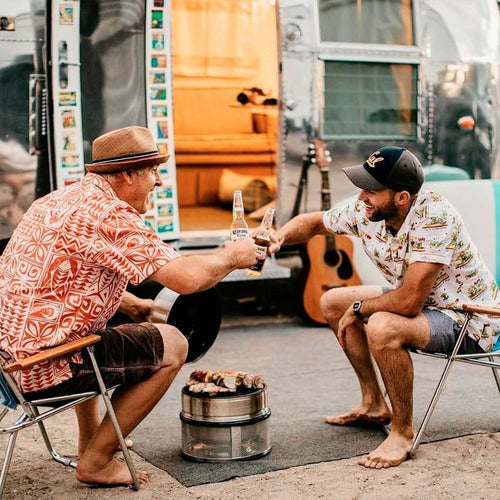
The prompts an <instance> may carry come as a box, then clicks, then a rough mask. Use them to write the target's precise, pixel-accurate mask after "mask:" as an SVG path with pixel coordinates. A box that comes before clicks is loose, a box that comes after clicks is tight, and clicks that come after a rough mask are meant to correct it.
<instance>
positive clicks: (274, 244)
mask: <svg viewBox="0 0 500 500" xmlns="http://www.w3.org/2000/svg"><path fill="white" fill-rule="evenodd" d="M269 238H270V239H271V244H270V245H269V248H268V249H267V253H268V254H269V255H271V254H273V253H276V252H279V251H280V249H281V245H282V244H283V239H280V238H279V237H278V233H277V232H276V231H274V230H271V232H270V233H269Z"/></svg>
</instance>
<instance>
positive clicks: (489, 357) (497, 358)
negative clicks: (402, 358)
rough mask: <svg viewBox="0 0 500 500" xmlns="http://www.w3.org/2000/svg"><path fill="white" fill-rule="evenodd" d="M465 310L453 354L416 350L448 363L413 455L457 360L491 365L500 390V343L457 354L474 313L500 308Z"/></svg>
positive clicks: (495, 313) (494, 312)
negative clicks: (483, 349)
mask: <svg viewBox="0 0 500 500" xmlns="http://www.w3.org/2000/svg"><path fill="white" fill-rule="evenodd" d="M463 311H464V312H465V313H466V315H465V321H464V324H463V326H462V328H461V330H460V333H459V335H458V338H457V342H456V344H455V347H454V348H453V352H452V353H451V354H449V355H448V354H439V353H428V352H424V351H421V350H416V351H415V352H416V353H417V354H423V355H425V356H431V357H434V358H441V359H446V360H447V361H446V365H445V367H444V369H443V372H442V373H441V377H440V379H439V382H438V385H437V387H436V390H435V391H434V394H433V396H432V399H431V402H430V403H429V406H428V408H427V411H426V412H425V415H424V419H423V421H422V423H421V425H420V428H419V429H418V432H417V435H416V436H415V439H414V441H413V444H412V447H411V450H410V455H412V454H413V453H414V452H415V451H416V449H417V448H418V446H419V444H420V441H421V439H422V436H423V434H424V432H425V429H426V428H427V424H428V423H429V420H430V418H431V416H432V412H433V411H434V408H435V406H436V403H437V402H438V399H439V396H440V395H441V391H442V390H443V387H444V384H445V382H446V379H447V378H448V375H449V372H450V369H451V365H452V364H453V363H454V362H455V361H461V362H462V363H469V364H473V365H478V366H486V367H490V368H491V369H492V370H493V376H494V377H495V382H496V384H497V388H498V391H499V392H500V375H499V373H498V372H497V370H498V369H499V368H500V344H499V342H500V341H499V342H497V343H496V344H495V348H494V349H493V350H492V351H490V352H486V353H481V354H457V352H458V349H459V347H460V345H461V344H462V341H463V339H464V337H465V332H466V330H467V326H468V324H469V321H470V319H471V318H472V315H473V314H474V313H479V314H488V315H490V316H496V317H498V316H500V309H492V308H488V307H478V306H473V305H464V307H463Z"/></svg>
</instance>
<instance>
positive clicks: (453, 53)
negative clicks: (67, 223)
mask: <svg viewBox="0 0 500 500" xmlns="http://www.w3.org/2000/svg"><path fill="white" fill-rule="evenodd" d="M466 19H470V20H473V21H474V22H470V23H467V22H465V21H464V20H466ZM498 32H499V30H498V7H497V4H496V2H494V1H493V0H477V1H475V2H472V3H471V2H468V1H466V0H453V1H451V0H413V1H410V0H372V1H366V0H357V1H344V0H300V1H298V0H281V1H278V0H276V1H275V0H232V1H229V0H226V1H217V0H189V1H185V0H139V1H138V0H101V1H97V0H80V1H73V0H17V1H16V2H11V1H10V0H0V99H1V103H0V239H1V240H2V241H3V242H4V243H5V242H6V241H7V240H8V238H9V237H10V235H11V233H12V230H13V228H14V227H15V226H16V224H17V222H18V221H19V220H20V217H22V214H23V213H24V211H25V210H26V209H27V207H28V206H29V204H30V203H31V201H32V200H33V199H34V198H35V197H39V196H41V195H43V194H45V193H47V192H49V191H50V190H53V189H56V188H60V187H63V186H65V185H67V184H69V183H71V182H74V181H75V180H77V179H78V178H80V177H81V176H82V175H84V173H85V168H84V164H85V162H88V161H90V159H91V144H92V140H93V139H94V138H95V137H96V136H97V135H99V134H101V133H103V132H106V131H108V130H112V129H115V128H119V127H122V126H127V125H131V124H135V125H143V126H147V127H149V128H150V130H151V131H152V132H153V134H154V135H155V138H156V141H157V145H158V148H159V149H160V150H162V151H168V152H169V154H170V155H171V157H170V159H169V161H168V163H167V164H166V165H164V166H163V167H162V170H161V173H162V176H163V186H162V188H160V189H158V190H157V192H156V193H155V195H154V197H152V199H151V203H150V210H149V211H148V213H147V214H146V216H145V222H146V224H149V225H150V226H151V227H152V228H153V229H154V230H155V231H157V232H158V233H159V234H160V236H161V237H162V238H163V239H165V240H168V241H172V242H173V243H174V244H175V245H177V246H178V247H180V248H186V247H209V246H216V245H219V244H220V243H221V241H222V240H223V239H226V238H227V235H228V228H229V225H230V221H231V217H232V215H231V210H230V208H231V200H232V192H233V190H234V189H242V190H243V194H244V201H245V205H246V210H247V215H248V221H249V222H250V224H251V225H252V224H253V225H256V224H258V220H259V209H260V208H261V207H262V206H266V204H268V203H275V204H276V214H277V224H278V225H281V224H283V223H284V222H285V221H286V220H288V219H289V218H290V217H291V215H293V213H294V211H295V212H298V211H306V210H318V209H319V208H320V189H321V187H320V176H319V174H318V173H317V172H316V171H315V169H314V168H312V169H311V168H309V167H310V166H311V165H313V163H314V155H312V154H311V149H310V143H311V141H312V140H314V139H317V138H320V139H322V140H324V141H325V142H326V144H327V147H328V149H329V150H330V152H331V155H332V163H331V165H330V167H329V179H330V186H331V189H332V192H333V200H334V201H336V200H338V199H341V198H342V197H345V196H346V195H348V194H349V190H350V189H351V188H350V186H349V185H348V184H347V183H346V182H345V180H344V179H343V178H342V175H341V174H340V173H339V172H340V169H341V167H342V166H344V165H346V164H353V163H356V162H358V161H360V160H362V159H364V158H365V157H366V155H367V154H368V153H369V152H371V151H372V150H373V149H374V148H376V147H377V146H378V145H380V144H381V143H394V144H399V145H404V146H408V147H409V148H411V149H412V150H414V151H415V152H416V153H417V154H418V155H419V156H420V158H421V159H422V162H423V163H424V164H444V165H448V166H452V167H459V168H461V169H464V170H465V171H467V173H468V174H469V176H470V177H473V178H474V177H483V178H486V177H490V176H496V175H498V173H497V169H498V149H497V142H498V123H497V122H498V116H499V112H498V111H499V81H498V77H499V75H498V48H499V43H498Z"/></svg>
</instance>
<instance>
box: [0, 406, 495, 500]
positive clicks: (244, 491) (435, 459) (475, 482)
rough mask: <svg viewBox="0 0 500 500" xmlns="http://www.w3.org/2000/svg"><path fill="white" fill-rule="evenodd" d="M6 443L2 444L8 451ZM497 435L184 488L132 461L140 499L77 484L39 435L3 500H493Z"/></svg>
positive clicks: (69, 431) (61, 428) (64, 419)
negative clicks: (377, 462)
mask: <svg viewBox="0 0 500 500" xmlns="http://www.w3.org/2000/svg"><path fill="white" fill-rule="evenodd" d="M48 423H49V425H48V431H49V434H50V436H51V437H55V439H57V441H55V442H57V444H58V446H56V448H57V449H58V451H59V452H61V453H65V454H68V455H72V454H74V453H75V426H76V420H75V418H74V415H73V414H72V413H70V412H66V413H65V414H62V415H58V416H56V417H54V418H52V419H50V420H49V421H48ZM6 441H7V440H6V436H0V449H1V450H2V452H3V450H5V446H6ZM499 450H500V433H495V434H476V435H472V436H465V437H461V438H457V439H451V440H447V441H441V442H437V443H431V444H424V445H422V446H421V447H420V448H419V450H418V452H417V455H416V456H415V458H413V459H412V460H408V461H406V462H404V463H403V464H402V465H400V466H399V467H396V468H393V469H387V470H382V471H374V470H367V469H364V468H362V467H360V466H359V465H357V459H356V458H352V459H347V460H338V461H334V462H325V463H320V464H316V465H308V466H303V467H295V468H292V469H287V470H281V471H277V472H270V473H267V474H261V475H257V476H249V477H243V478H238V479H233V480H231V481H226V482H222V483H213V484H206V485H201V486H195V487H191V488H186V487H185V486H183V485H181V484H180V483H179V482H177V480H175V479H174V478H172V477H171V476H170V475H169V474H167V473H166V472H164V471H162V470H160V469H157V468H156V467H154V466H152V465H151V464H149V463H148V462H145V461H144V460H142V459H141V458H140V457H139V456H138V455H136V454H135V453H132V456H133V459H134V463H135V464H136V465H137V467H138V468H140V469H142V470H145V471H147V472H148V473H149V475H150V482H149V483H148V484H146V485H143V486H142V488H141V490H140V491H139V492H133V491H129V490H127V489H126V488H123V487H120V488H110V489H100V488H92V487H89V486H86V485H82V484H80V483H79V482H78V481H77V480H76V479H75V477H74V474H73V470H72V469H70V468H67V467H64V466H62V465H60V464H58V463H56V462H54V461H53V460H51V459H50V458H49V457H48V453H47V451H46V449H45V446H44V444H43V442H42V440H41V437H40V436H39V434H38V432H37V430H36V429H34V428H33V429H27V430H25V431H23V432H22V433H20V435H19V437H18V441H17V444H16V450H15V452H14V458H13V460H12V464H11V467H10V472H9V476H8V478H7V484H6V489H5V492H4V498H5V499H10V498H11V499H31V498H33V499H34V498H36V499H39V498H43V499H67V498H71V499H73V500H77V499H98V498H99V499H124V498H130V499H131V500H132V499H137V500H139V499H148V500H151V499H163V498H169V499H174V500H175V499H179V500H180V499H243V500H250V499H251V500H256V499H264V498H265V499H268V498H270V499H273V500H274V499H286V500H295V499H301V500H302V499H313V498H314V499H319V498H322V499H362V498H370V499H375V500H376V499H384V500H387V499H392V498H398V499H410V498H411V499H415V498H417V499H418V498H422V499H423V498H439V499H457V498H472V499H493V498H495V499H496V498H498V480H499V475H498V453H499Z"/></svg>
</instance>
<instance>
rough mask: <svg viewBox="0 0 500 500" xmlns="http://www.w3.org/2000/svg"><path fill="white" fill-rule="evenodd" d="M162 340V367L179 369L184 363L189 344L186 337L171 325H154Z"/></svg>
mask: <svg viewBox="0 0 500 500" xmlns="http://www.w3.org/2000/svg"><path fill="white" fill-rule="evenodd" d="M156 326H157V328H158V330H159V331H160V333H161V336H162V338H163V362H162V366H171V367H174V368H180V367H181V366H182V365H183V364H184V363H185V361H186V357H187V353H188V348H189V344H188V341H187V340H186V337H184V335H183V334H182V333H181V332H180V331H179V330H178V329H177V328H175V326H172V325H165V324H158V325H156Z"/></svg>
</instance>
